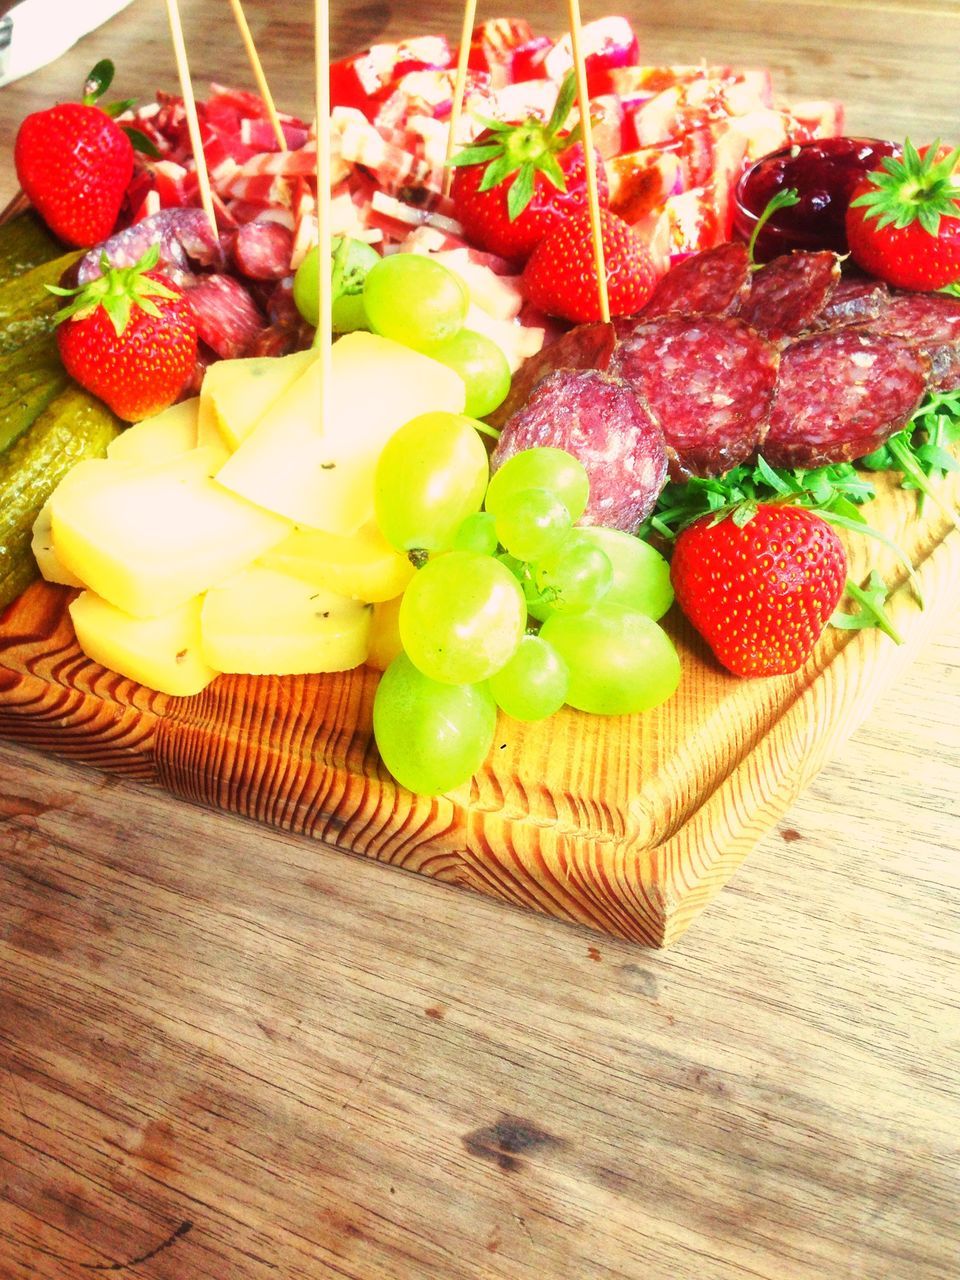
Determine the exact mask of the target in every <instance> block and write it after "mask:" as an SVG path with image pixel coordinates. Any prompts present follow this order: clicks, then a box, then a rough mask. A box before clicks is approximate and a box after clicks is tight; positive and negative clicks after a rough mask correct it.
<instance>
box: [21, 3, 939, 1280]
mask: <svg viewBox="0 0 960 1280" xmlns="http://www.w3.org/2000/svg"><path fill="white" fill-rule="evenodd" d="M183 7H184V22H185V29H186V36H187V46H188V48H189V49H190V50H191V52H192V55H193V59H194V70H195V76H196V79H197V81H198V82H199V83H202V82H203V81H205V80H207V79H209V78H212V77H216V78H218V79H221V80H224V79H227V80H235V81H239V82H241V83H245V82H246V80H247V76H246V72H245V64H244V60H243V55H242V52H241V50H240V48H239V45H238V43H237V40H236V38H235V36H234V33H233V30H232V27H231V23H230V18H229V10H228V6H227V5H226V3H225V2H223V0H187V2H186V3H185V4H184V6H183ZM296 9H299V10H301V11H302V12H300V13H298V12H295V10H296ZM309 9H310V6H309V5H307V4H305V3H304V4H301V5H299V6H293V5H283V6H281V5H279V4H277V3H276V0H259V2H258V3H254V0H249V2H248V4H247V11H248V15H249V18H250V21H251V25H252V27H253V29H254V32H255V35H256V37H257V40H258V44H259V47H260V49H261V52H262V54H263V57H264V61H265V63H266V67H267V71H268V74H269V76H270V78H271V81H272V83H273V85H274V87H275V91H276V93H277V96H278V97H279V98H280V100H281V101H282V103H283V104H284V105H286V106H288V107H290V108H291V109H296V110H301V111H308V110H309V99H310V84H311V78H312V70H311V65H310V59H311V47H312V46H311V35H310V28H309ZM533 9H534V12H533V13H531V12H530V8H529V6H528V7H526V9H525V12H527V13H528V15H529V16H531V17H532V18H537V16H538V15H539V22H538V25H540V26H543V27H544V28H546V29H549V30H556V29H558V28H559V26H560V24H561V21H562V18H561V11H560V7H559V6H557V8H556V10H555V11H554V10H553V9H549V10H548V8H547V7H546V6H545V5H543V4H537V5H535V6H533ZM586 12H587V13H588V14H590V15H592V16H597V15H599V14H600V13H602V12H603V8H602V6H592V5H591V6H588V7H587V9H586ZM544 15H548V16H544ZM482 16H492V14H482ZM632 16H633V17H634V19H635V21H636V23H637V25H638V27H639V29H640V30H641V32H643V33H644V41H645V46H646V52H647V56H648V59H649V60H650V61H671V60H672V61H679V60H689V59H696V58H700V57H705V58H707V59H709V60H712V61H730V62H733V63H741V64H745V63H751V62H753V63H765V64H767V65H769V66H770V67H771V68H772V70H773V72H774V76H775V84H776V86H777V88H778V90H779V92H780V93H781V94H782V95H783V96H784V97H785V98H791V97H792V98H795V99H796V98H809V97H817V96H840V97H843V98H844V99H846V101H847V102H848V104H849V115H848V123H849V126H850V129H851V131H862V132H866V133H872V134H880V135H884V134H886V135H890V136H897V135H901V134H903V133H904V132H905V131H907V130H910V131H911V132H912V134H913V136H914V137H915V138H916V139H917V140H926V139H929V138H931V137H933V136H935V135H938V134H944V135H949V134H950V132H951V128H952V129H953V130H954V131H955V130H956V128H957V123H958V120H960V78H958V77H957V75H956V61H957V50H958V49H960V6H957V4H956V3H955V2H954V0H927V2H926V3H920V2H918V3H910V2H908V0H847V3H844V4H837V3H831V0H794V2H793V3H791V4H783V5H780V4H776V3H773V2H772V0H722V2H721V0H717V2H716V3H715V4H712V5H708V4H704V3H701V2H700V0H671V3H670V4H668V5H663V6H661V5H660V4H658V3H656V2H655V0H643V2H642V3H637V4H635V5H634V7H633V11H632ZM164 22H165V12H164V6H163V5H162V4H160V3H159V0H135V3H134V4H133V6H132V7H131V8H130V9H129V10H127V11H126V12H125V13H123V14H122V15H121V16H119V17H118V18H116V19H115V20H113V21H112V22H111V23H110V24H109V25H108V26H107V27H106V28H105V29H104V30H102V31H101V32H100V33H99V34H97V35H95V36H93V37H90V38H87V39H86V40H85V41H83V42H82V43H81V44H80V45H79V46H78V47H77V48H76V49H75V50H74V51H73V52H71V53H70V54H69V55H68V56H67V57H65V58H63V59H62V60H61V61H60V62H59V63H57V64H56V65H54V66H52V67H50V68H48V69H47V70H45V71H42V72H40V73H39V74H37V75H35V76H33V77H31V78H30V79H28V80H26V81H23V82H21V83H19V84H16V85H13V86H10V87H8V88H5V89H3V90H2V97H0V103H2V113H0V145H2V149H3V159H2V162H0V197H2V199H3V200H4V201H5V199H6V198H7V197H8V196H9V195H10V194H12V191H13V187H14V181H13V176H12V165H11V163H10V159H9V144H10V142H11V141H12V138H13V134H14V132H15V129H16V125H17V123H18V121H19V119H20V118H21V117H22V115H23V114H24V113H25V112H26V111H28V110H31V109H34V108H35V107H38V106H41V105H45V104H46V103H47V102H48V101H49V100H51V99H52V98H54V97H56V96H58V95H62V96H69V95H70V94H72V93H74V92H75V91H76V89H77V87H78V86H79V84H80V82H81V81H82V78H83V75H84V72H85V71H86V69H87V68H88V67H89V66H91V65H92V64H93V62H95V61H96V60H97V59H98V58H100V57H102V56H104V55H108V54H109V55H110V56H112V57H113V58H114V59H115V60H116V61H117V63H118V66H119V75H118V79H117V89H118V92H119V94H120V95H126V94H134V93H139V94H141V95H142V96H144V97H147V96H150V95H151V94H152V92H153V90H154V89H155V88H159V87H166V88H173V87H174V85H175V73H174V65H173V59H172V56H171V54H170V50H169V45H168V40H167V36H166V32H165V26H164ZM456 24H457V15H456V13H455V10H454V8H453V6H452V5H450V4H449V3H447V4H443V5H441V6H438V7H437V8H436V9H435V10H434V15H433V17H432V18H431V19H430V27H431V29H443V28H445V29H446V30H447V31H448V32H450V33H451V34H453V33H454V31H455V29H456ZM418 29H419V30H423V25H422V16H421V11H420V10H419V9H418V8H417V6H415V5H414V4H413V3H412V0H403V2H402V3H399V4H397V5H395V6H392V7H391V6H388V5H387V4H385V3H373V4H365V5H360V6H357V7H353V8H350V10H349V12H348V7H347V6H346V5H342V6H338V11H337V12H336V14H335V29H334V34H333V49H334V53H335V54H338V53H343V52H346V51H347V50H348V49H350V48H353V47H356V46H359V45H362V44H365V43H369V42H370V41H373V40H375V39H378V38H381V37H382V36H384V35H385V34H386V35H401V34H404V33H409V32H414V31H416V30H418ZM952 140H953V141H960V138H957V137H954V138H953V139H952ZM958 721H960V622H955V623H954V624H953V626H952V627H951V628H950V629H949V630H948V631H947V632H945V633H944V634H942V635H941V636H940V637H938V639H937V640H936V641H935V642H934V643H932V644H930V646H929V647H928V649H927V650H926V652H925V653H924V654H923V655H922V656H921V658H920V659H919V660H918V661H917V663H916V664H915V666H914V667H913V668H912V669H911V670H910V671H909V673H908V675H907V676H906V677H905V678H904V679H903V680H902V682H901V684H900V685H899V687H898V688H897V689H896V690H894V691H893V692H892V693H890V694H889V695H887V696H886V698H885V699H884V700H883V701H882V702H881V704H880V705H879V706H878V708H877V709H876V710H875V711H874V712H873V713H872V714H871V715H870V716H869V718H868V719H867V721H866V722H865V724H864V726H863V727H862V728H861V729H860V731H859V732H858V733H857V734H856V735H855V736H854V738H853V739H852V740H851V741H850V742H849V744H848V745H847V746H846V748H845V749H844V750H843V751H842V753H841V755H840V756H839V757H838V758H837V759H836V761H835V763H833V764H832V765H831V766H830V767H829V768H828V769H827V770H826V771H825V772H824V773H823V774H822V775H821V776H820V778H819V779H818V780H817V781H816V782H815V783H814V784H813V786H811V787H810V789H809V790H808V791H807V792H806V794H805V795H804V797H803V798H802V799H801V800H800V801H799V802H798V803H797V804H796V805H795V806H794V808H793V809H792V811H791V812H790V813H789V815H788V816H787V818H786V819H785V820H784V821H783V822H782V823H781V824H780V825H779V826H778V828H777V829H776V830H775V831H774V832H773V833H772V834H771V835H770V836H768V837H767V838H766V839H765V840H763V841H762V842H761V844H760V845H759V846H758V848H757V849H756V851H755V852H754V854H753V855H752V856H751V857H750V858H749V859H748V861H747V863H746V865H745V866H744V868H743V869H742V870H741V871H740V872H739V873H738V875H737V876H736V878H735V879H734V881H733V883H732V884H731V885H730V886H729V887H728V888H727V889H726V890H725V891H724V892H723V893H722V894H721V895H720V897H719V899H718V900H717V901H716V902H715V903H714V905H713V906H712V907H711V908H710V909H709V911H708V912H707V913H706V915H705V916H703V917H702V918H701V919H700V921H699V922H698V923H697V924H696V925H695V926H694V928H693V929H692V930H691V931H690V932H689V933H688V934H687V935H685V936H684V938H683V939H682V940H681V942H680V943H679V944H678V946H677V947H676V948H675V949H674V950H672V951H670V952H667V953H650V952H644V951H642V950H639V949H637V948H634V947H631V946H629V945H627V944H621V943H617V942H614V941H611V940H606V939H603V938H600V937H598V936H596V935H593V934H590V933H588V932H586V931H582V930H578V929H575V928H571V927H565V926H563V925H559V924H556V923H553V922H551V921H549V920H547V919H545V918H542V917H534V916H530V915H526V914H523V913H521V912H519V911H515V910H512V909H510V908H507V907H503V906H500V905H498V904H496V903H495V902H492V901H489V900H485V899H479V898H475V897H473V896H471V895H468V894H464V893H461V892H457V891H456V890H453V889H449V888H445V887H443V886H441V885H439V884H437V883H435V882H431V881H426V880H423V879H421V878H418V877H412V876H407V875H404V874H402V873H398V872H395V871H392V870H390V869H389V868H385V867H383V866H380V865H376V864H371V863H366V862H364V861H361V860H355V859H352V858H348V857H345V856H344V855H342V854H339V853H337V852H336V851H334V850H329V849H326V848H324V847H323V846H321V845H319V844H316V843H311V842H310V841H307V840H303V839H294V838H290V837H285V836H283V835H281V834H277V833H275V832H270V831H266V830H262V829H260V828H258V827H256V826H254V825H252V824H250V823H246V822H244V821H241V820H238V819H231V818H229V817H226V816H223V815H218V814H213V813H208V812H205V811H202V810H200V809H196V808H192V807H190V806H188V805H185V804H183V803H179V802H175V801H172V800H170V799H167V798H166V797H164V796H162V795H160V794H157V793H154V792H150V791H147V790H145V789H139V788H137V787H136V786H133V785H130V784H127V783H121V782H118V781H116V780H113V779H110V778H108V777H105V776H104V775H102V774H99V773H96V772H94V771H91V770H85V769H83V768H82V767H78V766H68V765H65V764H62V763H59V762H56V761H53V760H50V759H45V758H43V757H41V756H39V755H30V754H29V753H28V752H27V751H25V750H24V749H22V748H18V747H14V746H12V745H9V744H0V855H2V856H0V1277H2V1278H3V1280H26V1278H27V1277H30V1278H31V1280H36V1278H38V1277H39V1278H41V1280H78V1278H80V1277H84V1276H90V1275H96V1274H107V1273H109V1274H118V1275H123V1276H136V1277H139V1278H141V1280H161V1278H164V1280H267V1278H269V1280H287V1278H288V1277H289V1278H290V1280H293V1278H294V1277H297V1278H300V1277H304V1278H307V1280H317V1278H320V1277H327V1276H330V1277H350V1278H351V1280H394V1278H396V1280H420V1278H421V1277H437V1278H438V1280H466V1278H468V1277H469V1278H471V1280H472V1278H474V1277H476V1278H478V1280H479V1278H483V1280H514V1278H516V1280H520V1278H521V1277H523V1278H524V1280H529V1278H530V1277H533V1278H535V1280H600V1278H601V1277H602V1278H604V1280H606V1278H612V1277H628V1278H629V1280H734V1278H739V1277H751V1278H754V1277H756V1278H763V1280H840V1278H848V1277H849V1278H855V1280H950V1278H955V1277H957V1276H958V1275H960V1086H958V1079H960V1011H958V990H960V981H958V978H960V965H958V963H957V962H958V954H960V944H958V930H957V926H958V922H960V860H958V857H957V854H958V845H960V799H958V797H960V733H958V728H957V726H958Z"/></svg>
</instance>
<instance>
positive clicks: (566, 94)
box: [547, 71, 577, 136]
mask: <svg viewBox="0 0 960 1280" xmlns="http://www.w3.org/2000/svg"><path fill="white" fill-rule="evenodd" d="M576 96H577V82H576V77H575V76H574V73H573V72H572V71H568V72H567V74H566V75H565V76H564V78H563V84H561V86H560V92H559V93H558V94H557V101H556V103H555V104H554V108H553V111H552V113H551V115H550V119H549V120H548V121H547V133H548V134H550V135H551V136H554V135H555V134H557V133H559V132H560V130H561V129H562V128H563V126H564V125H565V124H566V121H567V116H569V114H570V112H571V111H572V110H573V104H574V100H575V99H576Z"/></svg>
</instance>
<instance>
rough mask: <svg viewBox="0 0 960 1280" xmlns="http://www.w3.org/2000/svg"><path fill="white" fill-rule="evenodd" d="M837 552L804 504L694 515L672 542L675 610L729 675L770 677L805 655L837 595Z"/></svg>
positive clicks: (842, 559)
mask: <svg viewBox="0 0 960 1280" xmlns="http://www.w3.org/2000/svg"><path fill="white" fill-rule="evenodd" d="M846 577H847V556H846V552H845V551H844V548H843V543H842V542H841V541H840V539H839V538H838V536H837V534H836V532H835V531H834V529H832V528H831V526H830V525H829V524H827V522H826V521H825V520H824V519H823V518H822V517H821V516H819V515H817V514H816V513H815V512H813V511H809V510H807V509H806V508H804V507H797V506H791V505H788V504H783V503H779V504H777V503H766V504H763V503H761V504H759V505H756V504H745V505H743V506H740V507H736V508H734V510H733V512H729V511H728V512H726V513H724V514H717V515H712V516H710V515H708V516H703V517H702V518H701V519H699V520H697V521H695V522H694V523H693V524H691V525H689V526H688V527H687V528H686V529H684V530H683V531H682V532H681V533H680V535H679V536H678V538H677V540H676V545H675V547H674V552H673V560H672V562H671V565H670V580H671V582H672V583H673V589H674V591H675V593H676V598H677V602H678V603H679V605H680V608H681V609H682V610H683V612H684V613H685V614H686V615H687V617H688V618H689V619H690V621H691V622H692V623H693V625H694V626H695V627H696V629H697V630H698V631H699V632H700V634H701V635H702V636H703V638H704V639H705V640H706V641H707V643H708V644H709V645H710V648H711V649H712V650H713V652H714V654H715V655H716V657H717V658H718V659H719V660H720V662H722V663H723V665H724V666H725V667H726V668H727V669H728V670H730V671H732V672H733V673H734V675H738V676H778V675H786V674H787V673H788V672H790V671H796V670H797V668H798V667H800V666H802V665H803V663H804V662H805V661H806V660H807V658H808V657H809V656H810V653H811V651H812V650H813V647H814V645H815V644H816V643H817V640H818V639H819V638H820V635H821V633H822V632H823V629H824V627H825V626H826V624H827V622H829V620H830V617H831V615H832V613H833V611H834V609H835V608H836V606H837V603H838V602H839V600H840V597H841V596H842V595H843V590H844V584H845V582H846Z"/></svg>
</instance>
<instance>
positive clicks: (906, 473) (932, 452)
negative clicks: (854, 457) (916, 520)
mask: <svg viewBox="0 0 960 1280" xmlns="http://www.w3.org/2000/svg"><path fill="white" fill-rule="evenodd" d="M957 444H960V389H957V390H955V391H943V392H929V393H928V394H927V395H926V396H924V398H923V401H922V403H921V404H920V407H919V408H918V409H917V410H916V412H915V413H914V414H913V416H912V417H911V419H910V421H909V422H908V423H907V425H906V426H905V427H904V428H903V430H902V431H898V432H897V434H896V435H894V436H891V437H890V439H889V440H888V441H887V442H886V444H884V445H882V446H881V447H880V448H879V449H876V450H875V451H874V452H873V453H870V454H868V455H867V456H866V457H865V458H861V460H860V462H861V465H862V466H864V467H867V468H868V469H869V470H871V471H887V470H890V471H899V472H900V473H901V475H902V476H903V479H902V480H901V482H900V483H901V488H903V489H916V490H917V491H918V499H917V509H918V511H919V512H922V511H923V505H924V499H925V498H929V500H930V501H931V502H933V503H934V505H935V506H936V507H938V509H939V510H940V511H941V513H942V514H943V515H944V516H946V518H947V519H948V520H949V521H950V522H951V523H952V524H953V525H957V515H956V512H955V511H952V510H951V509H950V508H949V507H948V506H947V504H946V503H945V502H944V501H943V499H942V498H941V496H940V494H939V493H938V492H937V490H936V489H935V488H934V485H935V484H937V483H939V482H941V481H942V480H943V479H944V478H945V477H946V476H947V474H948V473H949V472H951V471H960V460H958V459H957V457H956V456H955V455H954V454H953V453H951V452H950V449H951V448H953V447H954V446H955V445H957ZM958 527H960V526H958Z"/></svg>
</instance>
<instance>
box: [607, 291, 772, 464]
mask: <svg viewBox="0 0 960 1280" xmlns="http://www.w3.org/2000/svg"><path fill="white" fill-rule="evenodd" d="M779 361H780V357H779V353H778V351H777V349H776V347H774V346H773V345H772V344H771V343H769V342H767V341H766V340H765V339H763V338H761V337H760V336H759V335H758V334H757V333H755V332H754V330H753V329H751V328H749V326H748V325H746V324H744V323H743V321H742V320H738V319H734V318H732V317H728V316H701V317H700V318H699V319H691V318H689V317H687V316H664V317H662V318H660V319H658V320H651V321H649V323H647V324H641V325H637V326H636V327H635V328H634V330H633V332H632V334H631V335H630V336H629V337H628V338H625V339H624V340H623V341H622V342H621V343H620V345H619V346H618V347H617V350H616V351H615V353H614V357H613V360H612V361H611V365H610V371H611V373H614V374H617V375H619V376H620V377H622V378H624V379H625V380H626V381H627V382H628V383H629V384H630V385H631V386H632V387H634V388H636V390H637V391H638V392H639V393H640V394H641V396H642V397H643V398H644V400H645V401H646V402H647V404H649V405H650V407H651V409H652V410H653V413H654V415H655V417H656V418H657V420H658V421H659V422H660V424H661V425H662V427H663V434H664V437H665V439H666V442H667V448H668V451H669V452H670V455H671V457H670V472H671V476H672V477H673V478H674V479H676V480H685V479H689V477H690V476H691V475H695V476H716V475H722V474H723V473H724V472H725V471H729V470H730V468H731V467H735V466H737V465H738V464H739V463H741V462H744V461H745V460H746V459H747V458H749V457H750V455H751V454H752V453H753V452H754V450H755V449H756V448H757V445H758V444H759V443H760V440H761V437H762V432H763V430H764V428H765V426H766V424H767V420H768V418H769V416H770V409H771V406H772V405H773V399H774V395H775V394H776V389H777V366H778V364H779Z"/></svg>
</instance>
